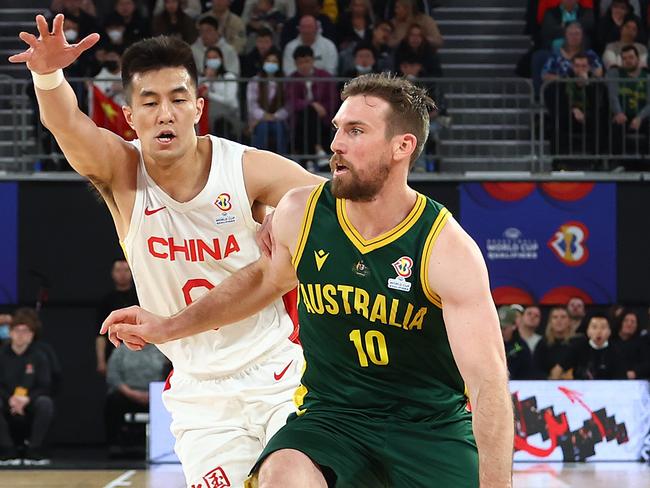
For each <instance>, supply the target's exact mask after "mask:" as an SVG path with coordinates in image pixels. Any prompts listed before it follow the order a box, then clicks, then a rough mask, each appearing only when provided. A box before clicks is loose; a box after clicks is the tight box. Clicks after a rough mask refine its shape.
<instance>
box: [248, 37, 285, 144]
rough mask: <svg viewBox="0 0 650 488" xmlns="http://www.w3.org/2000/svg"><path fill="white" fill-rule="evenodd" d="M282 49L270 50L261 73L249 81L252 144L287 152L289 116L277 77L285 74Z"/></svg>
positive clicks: (265, 57)
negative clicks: (281, 60) (283, 71)
mask: <svg viewBox="0 0 650 488" xmlns="http://www.w3.org/2000/svg"><path fill="white" fill-rule="evenodd" d="M282 76H283V74H282V70H281V67H280V53H279V52H278V50H277V49H272V50H270V51H269V52H268V53H267V54H266V56H264V58H263V59H262V67H261V69H260V71H259V73H258V74H257V75H256V76H255V77H254V78H253V79H252V80H251V81H249V82H248V87H247V91H246V100H247V102H248V126H249V129H250V131H251V133H252V145H253V146H254V147H257V148H259V149H269V150H273V151H275V152H279V153H281V154H284V153H286V152H287V122H286V121H287V118H288V117H289V112H288V111H287V107H286V100H287V99H286V96H285V93H284V84H283V83H282V82H281V81H275V78H277V77H282Z"/></svg>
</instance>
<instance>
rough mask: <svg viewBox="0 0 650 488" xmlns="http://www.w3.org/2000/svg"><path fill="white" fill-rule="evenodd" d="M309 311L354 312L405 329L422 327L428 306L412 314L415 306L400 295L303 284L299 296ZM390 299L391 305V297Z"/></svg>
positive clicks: (321, 312)
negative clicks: (395, 296) (396, 296)
mask: <svg viewBox="0 0 650 488" xmlns="http://www.w3.org/2000/svg"><path fill="white" fill-rule="evenodd" d="M299 298H300V299H301V300H302V301H303V303H304V305H305V310H306V311H307V313H310V314H317V315H323V314H325V313H328V314H330V315H339V314H341V313H345V314H346V315H350V314H352V313H353V311H354V312H355V313H357V314H359V315H362V316H363V317H365V318H366V319H367V320H369V321H370V322H379V323H382V324H384V325H392V326H395V327H399V328H402V329H405V330H413V329H417V330H422V324H423V322H424V316H425V315H426V314H427V311H428V308H427V307H420V309H419V310H418V311H417V312H416V313H415V314H413V312H414V311H415V307H414V306H413V304H411V303H404V301H403V300H399V299H398V298H390V297H388V298H387V297H386V296H384V295H382V294H381V293H377V294H376V295H375V296H374V297H371V295H370V293H368V292H367V291H366V290H364V289H362V288H357V287H355V286H350V285H333V284H320V283H316V284H311V283H308V284H305V283H301V284H300V297H299ZM389 299H390V306H389V304H388V300H389Z"/></svg>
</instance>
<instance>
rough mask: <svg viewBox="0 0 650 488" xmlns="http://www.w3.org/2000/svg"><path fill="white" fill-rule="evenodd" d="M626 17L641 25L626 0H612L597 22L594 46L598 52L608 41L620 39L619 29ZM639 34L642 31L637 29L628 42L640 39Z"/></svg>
mask: <svg viewBox="0 0 650 488" xmlns="http://www.w3.org/2000/svg"><path fill="white" fill-rule="evenodd" d="M628 19H634V20H636V21H637V25H639V26H640V25H641V19H639V18H638V17H637V16H636V15H634V14H633V13H632V8H631V7H630V4H629V1H628V0H613V1H612V5H611V7H610V9H609V10H608V11H607V13H606V15H605V16H604V17H602V18H601V19H600V21H599V22H598V44H597V46H596V47H597V48H598V50H599V52H602V49H603V48H604V47H605V46H606V45H607V44H609V43H610V42H616V41H617V40H619V39H620V37H621V29H622V28H623V24H624V23H625V21H626V20H628ZM641 34H642V31H641V30H640V29H637V32H636V35H635V36H634V38H632V40H631V41H628V42H629V43H632V42H634V41H637V40H640V39H642V38H643V36H641Z"/></svg>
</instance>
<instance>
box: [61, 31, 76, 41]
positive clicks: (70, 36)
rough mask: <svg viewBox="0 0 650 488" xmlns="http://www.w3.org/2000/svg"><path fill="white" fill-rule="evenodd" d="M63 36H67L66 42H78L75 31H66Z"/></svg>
mask: <svg viewBox="0 0 650 488" xmlns="http://www.w3.org/2000/svg"><path fill="white" fill-rule="evenodd" d="M63 35H64V36H65V40H66V41H68V42H74V41H76V40H77V31H76V30H74V29H66V30H65V31H64V32H63Z"/></svg>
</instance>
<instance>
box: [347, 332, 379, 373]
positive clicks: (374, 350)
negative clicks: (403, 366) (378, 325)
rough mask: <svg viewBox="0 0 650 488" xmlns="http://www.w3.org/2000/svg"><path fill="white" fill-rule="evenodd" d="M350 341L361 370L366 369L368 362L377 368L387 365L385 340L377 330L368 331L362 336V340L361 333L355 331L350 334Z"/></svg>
mask: <svg viewBox="0 0 650 488" xmlns="http://www.w3.org/2000/svg"><path fill="white" fill-rule="evenodd" d="M350 340H351V341H352V343H353V344H354V347H355V348H356V350H357V354H358V355H359V364H360V365H361V367H362V368H367V367H368V364H369V363H368V360H370V362H371V363H372V364H376V365H377V366H386V365H387V364H388V349H387V348H386V338H385V337H384V334H382V333H381V332H379V331H378V330H369V331H368V332H366V333H365V334H364V335H363V339H362V336H361V331H360V330H359V329H355V330H353V331H352V332H350Z"/></svg>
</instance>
